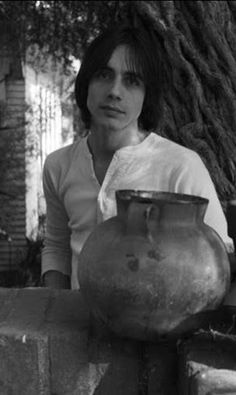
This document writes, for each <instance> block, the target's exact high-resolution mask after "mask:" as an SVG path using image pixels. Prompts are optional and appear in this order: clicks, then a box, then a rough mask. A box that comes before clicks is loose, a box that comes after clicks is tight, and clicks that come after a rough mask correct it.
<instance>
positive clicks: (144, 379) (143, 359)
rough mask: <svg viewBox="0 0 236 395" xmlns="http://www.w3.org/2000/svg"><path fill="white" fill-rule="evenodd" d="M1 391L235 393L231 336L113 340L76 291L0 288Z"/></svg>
mask: <svg viewBox="0 0 236 395" xmlns="http://www.w3.org/2000/svg"><path fill="white" fill-rule="evenodd" d="M0 298H1V304H0V393H1V395H9V394H11V395H19V394H21V395H49V394H50V395H75V394H76V395H78V394H80V395H92V394H94V395H95V394H96V395H158V394H159V395H209V394H215V395H216V394H224V395H226V394H236V372H235V370H236V352H235V344H234V341H232V339H231V338H230V340H228V341H226V342H225V340H224V341H220V340H219V339H218V338H217V336H216V337H214V336H213V335H212V336H211V335H209V336H208V337H205V338H204V337H202V336H200V337H199V335H194V336H192V337H189V338H188V339H185V340H182V341H181V342H162V343H145V342H138V341H135V340H129V339H120V338H117V337H116V336H115V335H113V334H112V333H110V332H109V331H108V330H107V329H106V328H103V327H101V326H98V325H97V324H96V323H95V322H94V321H93V320H92V319H91V317H90V314H89V312H88V310H87V307H86V304H85V303H84V301H83V298H82V296H81V294H80V293H79V292H77V291H66V290H65V291H54V290H50V289H43V288H25V289H7V288H0Z"/></svg>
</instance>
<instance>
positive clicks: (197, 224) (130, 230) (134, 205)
mask: <svg viewBox="0 0 236 395" xmlns="http://www.w3.org/2000/svg"><path fill="white" fill-rule="evenodd" d="M116 199H117V211H118V214H117V216H116V217H113V218H110V219H109V220H107V221H105V222H103V223H101V224H99V225H98V226H97V227H96V228H95V230H94V231H93V232H92V234H91V235H90V236H89V238H88V239H87V241H86V243H85V245H84V248H83V250H82V252H81V255H80V258H79V271H78V275H79V283H80V287H81V292H82V293H83V295H84V297H85V299H86V300H87V303H88V305H89V307H90V309H91V311H92V313H93V315H94V316H95V317H96V318H97V319H99V320H101V321H102V322H103V323H105V324H106V325H108V326H109V328H111V329H112V330H113V331H114V332H115V333H117V334H119V335H121V336H124V337H132V338H136V339H140V340H156V339H159V338H161V337H163V336H164V337H168V336H170V337H175V336H180V335H181V334H182V333H184V332H185V331H186V329H189V327H191V319H192V317H195V315H196V314H198V313H202V312H205V311H208V310H212V309H213V310H214V309H216V308H217V307H218V306H219V305H220V304H221V302H222V301H223V298H224V296H225V294H226V292H227V291H228V289H229V283H230V268H229V261H228V256H227V253H226V249H225V246H224V244H223V241H222V240H221V238H220V237H219V235H218V234H217V233H216V232H215V231H214V230H213V229H212V228H210V227H209V226H207V225H206V224H205V223H204V222H203V218H204V214H205V211H206V208H207V204H208V200H207V199H203V198H201V197H197V196H191V195H183V194H175V193H166V192H145V191H132V190H120V191H117V192H116ZM193 321H194V320H193ZM185 323H186V325H185ZM186 327H188V328H186Z"/></svg>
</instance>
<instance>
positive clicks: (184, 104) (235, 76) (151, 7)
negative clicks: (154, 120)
mask: <svg viewBox="0 0 236 395" xmlns="http://www.w3.org/2000/svg"><path fill="white" fill-rule="evenodd" d="M130 3H133V6H132V10H133V11H132V12H133V14H136V17H137V14H139V15H141V17H142V18H143V20H144V22H146V23H148V24H149V25H150V24H153V26H154V28H155V30H156V33H157V37H158V40H159V42H160V47H161V55H162V58H163V69H164V73H163V74H164V75H163V78H164V96H163V105H164V110H163V120H162V128H161V133H162V135H164V136H166V137H168V138H170V139H171V140H173V141H176V142H178V143H180V144H182V145H185V146H186V147H189V148H191V149H193V150H195V151H196V152H198V153H199V154H200V156H201V157H202V159H203V161H204V162H205V164H206V166H207V168H208V170H209V172H210V174H211V176H212V179H213V181H214V183H215V186H216V189H217V191H218V193H219V197H220V199H221V200H222V201H226V200H227V199H230V198H233V197H234V196H236V170H235V166H236V23H235V21H236V2H235V1H205V0H203V1H196V0H195V1H135V2H130Z"/></svg>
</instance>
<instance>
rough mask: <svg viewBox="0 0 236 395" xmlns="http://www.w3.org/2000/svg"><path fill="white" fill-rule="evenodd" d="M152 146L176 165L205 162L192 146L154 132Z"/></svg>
mask: <svg viewBox="0 0 236 395" xmlns="http://www.w3.org/2000/svg"><path fill="white" fill-rule="evenodd" d="M152 137H153V141H152V142H151V143H152V148H153V149H154V150H158V153H159V154H160V155H162V156H163V157H165V158H166V160H167V161H168V162H170V163H173V164H174V165H177V164H179V165H180V166H181V165H183V166H184V165H185V164H186V163H189V164H192V165H193V166H194V165H195V164H199V163H203V162H202V159H201V158H200V156H199V154H198V153H197V152H195V151H193V150H192V149H190V148H187V147H185V146H183V145H181V144H179V143H176V142H174V141H172V140H169V139H167V138H166V137H162V136H159V135H156V134H154V133H153V136H152Z"/></svg>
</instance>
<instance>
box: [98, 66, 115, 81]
mask: <svg viewBox="0 0 236 395" xmlns="http://www.w3.org/2000/svg"><path fill="white" fill-rule="evenodd" d="M94 78H95V79H97V80H110V79H111V78H112V71H111V70H109V69H107V68H104V69H100V70H98V71H97V72H96V73H95V74H94Z"/></svg>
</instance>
